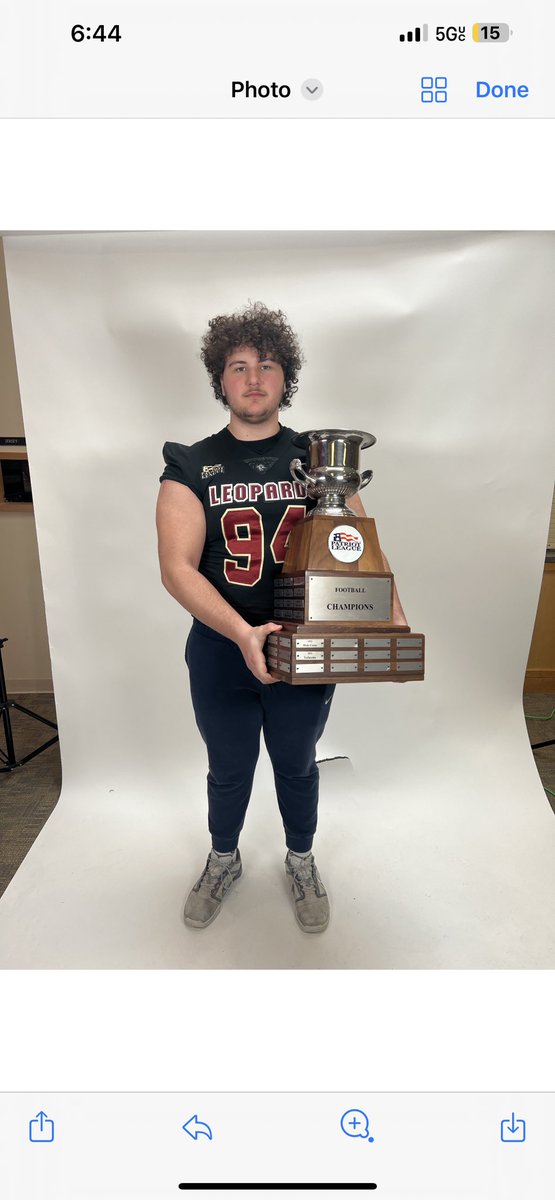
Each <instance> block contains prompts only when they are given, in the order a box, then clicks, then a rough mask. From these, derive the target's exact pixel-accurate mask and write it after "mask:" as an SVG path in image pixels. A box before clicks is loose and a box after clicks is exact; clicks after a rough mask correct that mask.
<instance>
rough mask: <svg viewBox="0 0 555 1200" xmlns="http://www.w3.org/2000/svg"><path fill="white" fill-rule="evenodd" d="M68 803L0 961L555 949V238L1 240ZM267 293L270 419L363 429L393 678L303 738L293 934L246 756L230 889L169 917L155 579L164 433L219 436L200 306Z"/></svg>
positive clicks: (177, 819) (25, 873) (27, 870)
mask: <svg viewBox="0 0 555 1200" xmlns="http://www.w3.org/2000/svg"><path fill="white" fill-rule="evenodd" d="M6 258H7V267H8V282H9V290H10V301H11V307H12V316H13V325H14V336H15V345H16V354H17V359H18V368H19V376H20V384H21V392H22V401H23V407H24V417H25V426H26V432H27V439H28V448H29V457H30V464H31V473H32V481H33V495H34V500H35V513H36V520H37V528H38V538H39V548H40V554H41V564H42V572H43V582H44V589H45V600H46V611H47V619H48V628H49V635H50V645H51V653H52V664H53V671H54V686H55V691H56V702H57V709H58V719H59V726H60V743H61V751H62V761H63V775H64V783H63V791H62V796H61V798H60V801H59V803H58V806H57V808H56V810H55V812H54V814H53V816H52V817H51V818H50V820H49V821H48V823H47V825H46V827H45V829H44V830H43V832H42V834H41V836H40V837H39V838H38V840H37V842H36V843H35V845H34V847H33V849H32V850H31V852H30V854H29V855H28V857H27V858H26V860H25V862H24V863H23V865H22V867H21V868H20V870H19V872H18V873H17V875H16V877H15V879H14V880H13V882H12V884H11V885H10V887H9V888H8V890H7V892H6V893H5V895H4V897H3V900H2V903H1V904H0V939H1V944H2V951H1V965H3V966H10V967H211V968H213V967H230V968H232V967H365V968H369V967H418V968H429V967H550V966H553V965H555V935H554V933H553V930H552V921H551V914H552V912H553V907H554V900H555V872H554V870H553V863H554V859H555V819H554V817H553V814H552V812H551V810H550V808H549V805H548V803H547V799H546V797H545V795H544V792H543V789H542V787H541V784H540V781H539V779H538V776H537V773H536V770H535V766H534V763H533V759H532V755H531V752H530V749H529V746H528V743H527V738H526V733H525V728H524V722H523V717H522V703H521V691H522V682H523V677H524V670H525V665H526V659H527V654H528V648H529V644H530V637H531V632H532V627H533V621H534V615H535V609H536V604H537V598H538V593H539V587H540V581H541V573H542V564H543V556H544V549H545V540H546V529H547V522H548V515H549V507H550V501H551V492H552V486H553V480H552V461H551V457H552V456H551V446H552V434H553V419H552V415H551V414H552V412H553V384H554V380H555V349H554V347H553V338H552V330H553V327H554V318H555V302H554V295H553V286H552V279H553V269H554V260H555V237H554V235H552V234H534V233H526V234H507V233H500V234H495V233H488V234H476V233H469V234H465V233H455V234H437V235H433V234H402V233H399V234H397V233H396V234H380V235H371V234H333V235H330V234H304V233H303V234H297V235H294V234H266V235H261V234H257V235H247V234H212V233H211V234H202V235H199V234H194V235H193V234H174V235H167V234H164V235H162V234H161V235H151V234H148V235H138V234H131V235H98V234H94V235H79V236H68V237H62V236H58V235H56V236H45V237H25V238H9V239H8V240H7V245H6ZM249 299H251V300H255V299H261V300H263V301H264V302H265V303H266V304H268V305H269V306H272V307H280V308H282V309H284V310H285V311H286V312H287V314H288V317H289V319H290V321H291V323H292V324H293V326H294V327H295V328H296V329H297V331H298V332H299V334H300V336H301V340H302V343H303V347H304V350H305V354H306V358H307V363H306V365H305V367H304V368H303V371H302V373H301V384H300V389H299V393H298V395H297V396H296V398H295V401H294V405H293V407H292V409H291V410H290V411H289V412H288V413H287V415H286V418H285V419H286V423H288V424H291V425H293V426H294V427H295V428H297V429H305V428H307V427H309V426H320V427H322V426H325V425H329V424H334V425H337V424H341V425H349V426H352V427H354V428H364V429H368V430H370V432H372V433H374V434H376V436H377V438H378V444H377V446H376V447H375V448H374V449H373V450H371V451H368V452H367V453H366V454H365V455H364V466H371V467H372V468H373V469H374V474H375V478H374V481H373V483H372V484H371V485H370V487H369V488H368V489H367V490H366V491H365V493H364V494H363V498H364V501H365V505H366V508H367V511H368V512H369V513H370V514H371V515H373V516H375V518H376V521H377V526H378V532H379V535H380V540H381V543H382V546H383V548H384V550H385V552H386V554H387V555H388V557H389V558H390V560H391V563H392V566H393V569H394V571H395V574H396V578H397V583H398V586H399V591H400V596H401V601H402V603H403V606H404V608H405V610H406V613H407V618H408V620H409V623H410V624H411V626H412V627H413V629H416V630H418V631H420V632H423V633H425V634H426V635H427V678H426V681H425V682H424V683H417V684H410V683H407V684H403V685H393V684H387V683H383V684H369V685H368V686H366V687H365V686H363V685H351V686H349V685H341V686H340V687H338V689H337V692H336V698H335V700H334V704H333V707H332V715H331V718H330V721H329V723H328V729H327V731H326V734H325V738H324V739H323V741H322V743H321V744H320V755H321V756H323V757H325V756H333V755H346V756H348V760H349V761H348V762H345V761H340V762H334V763H329V764H325V765H324V766H323V767H322V770H321V777H322V786H321V814H320V829H319V834H318V838H317V842H316V847H315V848H316V851H317V859H318V863H319V866H320V868H321V871H322V874H323V876H324V879H325V881H326V883H327V885H328V887H329V890H330V894H331V898H332V905H333V915H332V923H331V925H330V928H329V930H328V932H327V933H326V934H324V935H322V936H321V937H311V938H309V937H307V936H306V935H303V934H302V933H301V931H300V930H298V929H297V927H296V925H295V922H294V918H293V914H292V912H291V911H290V908H289V901H288V898H287V894H286V890H285V883H284V879H283V864H282V859H283V853H282V846H283V838H282V832H281V828H280V822H279V817H278V814H277V807H276V804H275V801H274V799H273V791H272V780H271V773H270V769H269V764H268V763H267V761H266V759H265V757H264V756H263V757H262V758H261V763H260V766H259V770H258V774H257V781H256V784H255V792H254V795H253V800H252V802H251V809H250V811H249V815H248V818H247V824H246V827H245V831H244V834H243V837H242V841H241V847H242V854H243V858H244V862H245V873H244V877H243V879H242V880H241V882H240V883H239V885H238V886H237V887H236V888H235V889H234V891H233V892H232V894H231V895H230V897H229V899H228V900H227V901H226V904H225V906H224V910H223V911H222V914H221V915H220V917H219V918H218V921H216V922H215V924H214V925H213V926H211V927H210V929H208V930H205V931H202V932H198V931H194V930H189V929H186V928H185V927H184V926H183V924H182V923H181V908H182V903H183V900H184V897H185V894H186V892H187V890H188V888H189V886H190V884H191V882H192V881H193V879H194V877H195V875H196V873H198V870H199V868H200V866H201V865H202V862H203V860H204V857H205V855H206V853H207V846H208V839H207V834H206V816H205V774H206V764H205V759H204V747H203V746H202V743H201V742H200V739H199V737H198V734H197V732H196V728H195V726H194V719H193V715H192V710H191V706H190V701H189V696H188V682H187V675H186V668H185V666H184V663H183V645H184V641H185V637H186V632H187V628H188V624H189V619H188V617H187V614H186V613H185V612H184V611H183V610H182V609H180V607H179V606H178V605H177V604H176V603H175V601H173V600H172V599H171V597H169V596H168V594H167V593H166V592H165V591H164V590H163V589H162V586H161V584H160V581H159V574H158V566H157V558H156V541H155V530H154V506H155V501H156V495H157V492H158V476H159V474H160V473H161V470H162V458H161V446H162V443H163V442H164V441H165V440H166V439H167V440H173V441H183V442H191V441H194V440H196V439H198V438H200V437H203V436H206V434H208V433H210V432H213V431H215V430H217V429H219V428H221V427H222V426H223V425H224V424H225V423H226V417H225V413H224V410H223V409H221V408H220V407H219V406H217V404H216V402H215V401H214V399H213V397H212V393H211V391H210V389H209V385H208V380H207V377H206V375H205V372H204V368H203V367H202V364H201V363H200V360H199V356H198V353H199V338H200V336H201V334H202V332H203V331H204V329H205V327H206V324H207V321H208V319H209V317H210V316H212V315H214V314H215V313H218V312H224V311H229V310H231V309H233V308H236V307H239V306H241V305H243V304H245V303H246V302H247V301H248V300H249Z"/></svg>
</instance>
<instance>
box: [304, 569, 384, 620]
mask: <svg viewBox="0 0 555 1200" xmlns="http://www.w3.org/2000/svg"><path fill="white" fill-rule="evenodd" d="M309 581H310V587H309V593H308V619H309V621H342V622H343V621H344V622H347V623H349V624H350V622H351V621H352V622H355V621H366V622H368V621H390V620H391V579H387V578H384V577H383V576H376V577H371V578H364V577H363V576H360V575H340V574H337V575H309Z"/></svg>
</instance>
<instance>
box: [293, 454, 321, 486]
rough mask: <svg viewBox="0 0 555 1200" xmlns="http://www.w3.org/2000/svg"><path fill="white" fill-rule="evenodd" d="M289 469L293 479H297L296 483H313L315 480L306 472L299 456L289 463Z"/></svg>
mask: <svg viewBox="0 0 555 1200" xmlns="http://www.w3.org/2000/svg"><path fill="white" fill-rule="evenodd" d="M289 470H290V471H291V474H292V476H293V479H296V480H297V483H315V482H316V481H315V480H314V479H313V478H312V475H308V474H307V472H306V471H305V469H304V467H303V464H302V462H301V460H300V458H294V459H293V460H292V461H291V462H290V463H289Z"/></svg>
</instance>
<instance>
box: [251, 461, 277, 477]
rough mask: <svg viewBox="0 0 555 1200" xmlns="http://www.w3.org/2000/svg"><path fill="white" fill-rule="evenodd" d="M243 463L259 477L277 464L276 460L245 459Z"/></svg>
mask: <svg viewBox="0 0 555 1200" xmlns="http://www.w3.org/2000/svg"><path fill="white" fill-rule="evenodd" d="M244 461H245V462H246V463H248V465H249V467H252V470H253V471H257V472H258V474H259V475H265V474H266V471H269V470H270V467H273V465H274V463H277V458H246V459H245V460H244Z"/></svg>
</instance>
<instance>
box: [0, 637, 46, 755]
mask: <svg viewBox="0 0 555 1200" xmlns="http://www.w3.org/2000/svg"><path fill="white" fill-rule="evenodd" d="M7 640H8V639H7V638H0V711H1V713H2V721H3V723H4V733H5V735H6V750H7V754H4V751H3V750H0V759H1V760H2V762H3V763H6V764H7V765H6V766H5V767H0V773H2V772H6V771H14V770H15V768H16V767H22V766H23V765H24V763H26V762H29V759H31V758H36V756H37V754H42V751H43V750H48V747H49V746H53V745H54V742H57V741H58V740H59V739H58V734H56V737H53V738H50V741H48V742H43V744H42V746H39V747H38V749H37V750H33V751H32V753H31V754H26V755H25V757H24V758H19V759H18V758H16V756H15V748H14V744H13V733H12V722H11V714H10V708H17V709H18V711H19V712H22V713H25V716H26V717H32V718H33V720H34V721H41V722H42V724H43V725H49V726H50V728H51V729H57V728H58V726H57V725H56V724H55V722H54V721H47V720H46V717H40V716H39V714H38V713H35V712H31V709H30V708H24V707H23V705H22V704H17V702H16V701H15V700H9V699H8V693H7V691H6V677H5V675H4V664H3V662H2V648H3V646H4V644H5V642H7Z"/></svg>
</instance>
